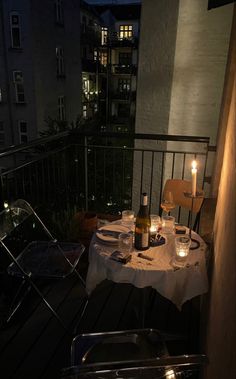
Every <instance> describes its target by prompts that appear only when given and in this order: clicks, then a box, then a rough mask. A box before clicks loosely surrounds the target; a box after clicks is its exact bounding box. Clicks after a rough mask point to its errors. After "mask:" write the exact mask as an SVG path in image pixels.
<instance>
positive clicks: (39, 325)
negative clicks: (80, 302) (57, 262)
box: [0, 278, 77, 372]
mask: <svg viewBox="0 0 236 379" xmlns="http://www.w3.org/2000/svg"><path fill="white" fill-rule="evenodd" d="M66 280H67V279H66ZM70 281H71V282H72V284H71V283H70ZM75 281H77V278H71V279H70V280H69V279H68V282H69V283H70V285H69V288H71V287H73V286H74V283H75ZM67 294H68V286H65V280H62V281H58V282H57V283H55V285H54V286H53V290H52V291H51V292H50V293H49V295H50V297H49V298H48V300H49V302H50V304H51V305H52V306H54V307H55V309H57V308H58V307H59V306H60V304H61V303H62V302H63V300H64V299H65V297H66V296H67ZM52 317H53V320H54V322H55V323H57V324H58V321H57V320H56V319H55V317H54V316H52V314H51V312H50V311H49V310H48V308H47V307H46V306H45V305H44V304H43V303H41V304H40V305H39V307H38V308H37V310H36V311H35V312H34V314H33V315H32V317H31V318H30V319H28V320H27V322H26V323H25V324H24V326H23V328H22V329H20V331H19V332H18V333H17V335H16V336H15V338H14V339H13V341H12V343H11V345H10V346H8V347H7V348H6V349H5V350H4V351H3V352H2V354H1V357H0V360H1V369H2V370H3V372H4V371H5V370H8V369H9V367H10V368H11V372H14V371H15V370H16V369H17V367H18V366H19V365H20V364H21V362H22V361H23V360H24V359H25V357H26V356H27V355H28V354H29V352H30V350H31V349H32V347H33V346H34V344H35V343H36V341H37V340H38V339H40V337H41V335H42V333H43V332H44V331H45V329H46V328H47V325H48V323H49V322H50V321H51V319H52ZM65 322H66V320H65ZM58 325H59V324H58ZM60 327H61V326H60ZM22 347H23V348H22Z"/></svg>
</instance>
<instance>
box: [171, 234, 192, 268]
mask: <svg viewBox="0 0 236 379" xmlns="http://www.w3.org/2000/svg"><path fill="white" fill-rule="evenodd" d="M190 244H191V239H190V237H189V236H181V237H176V239H175V261H176V263H180V264H181V263H182V264H184V262H185V261H186V258H187V256H188V254H189V247H190Z"/></svg>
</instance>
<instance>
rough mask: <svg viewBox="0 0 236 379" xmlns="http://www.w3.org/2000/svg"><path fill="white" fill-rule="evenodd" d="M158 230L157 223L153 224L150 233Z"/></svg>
mask: <svg viewBox="0 0 236 379" xmlns="http://www.w3.org/2000/svg"><path fill="white" fill-rule="evenodd" d="M156 232H157V227H156V225H152V226H151V228H150V233H151V234H152V233H156Z"/></svg>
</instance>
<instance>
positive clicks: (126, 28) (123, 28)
mask: <svg viewBox="0 0 236 379" xmlns="http://www.w3.org/2000/svg"><path fill="white" fill-rule="evenodd" d="M132 38H133V25H132V24H121V25H119V39H120V40H123V39H132Z"/></svg>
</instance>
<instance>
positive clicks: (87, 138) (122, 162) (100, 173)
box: [0, 130, 214, 213]
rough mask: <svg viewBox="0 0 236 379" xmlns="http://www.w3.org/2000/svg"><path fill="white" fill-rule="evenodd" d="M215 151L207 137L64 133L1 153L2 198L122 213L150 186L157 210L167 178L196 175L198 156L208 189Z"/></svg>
mask: <svg viewBox="0 0 236 379" xmlns="http://www.w3.org/2000/svg"><path fill="white" fill-rule="evenodd" d="M145 146H148V148H147V147H145ZM209 150H210V149H209V139H208V138H206V137H187V136H186V137H185V136H167V135H153V134H151V135H145V134H144V135H143V134H129V133H105V132H104V133H100V134H96V133H94V134H93V133H89V134H88V135H86V134H85V133H82V132H77V131H76V130H75V131H71V132H64V133H62V134H58V135H56V136H51V137H48V138H46V137H45V138H43V139H38V140H36V141H33V142H31V143H28V144H26V145H20V146H17V147H12V148H9V149H7V150H6V151H4V152H1V154H0V159H1V167H3V168H4V167H5V169H3V171H2V173H1V194H2V196H1V198H2V199H4V200H14V199H17V198H25V199H26V200H28V201H30V202H31V203H32V204H33V205H36V206H39V205H40V204H41V205H43V204H44V205H46V206H50V205H53V204H54V205H56V202H57V201H59V203H58V205H59V204H60V209H66V207H67V206H68V205H71V206H72V205H73V206H76V207H77V208H78V209H87V210H88V209H89V210H97V211H100V212H109V213H114V212H115V213H116V212H119V211H120V210H121V209H123V208H124V207H125V208H127V207H131V206H134V205H135V201H137V199H136V200H135V199H134V193H136V194H138V203H139V194H140V191H141V189H144V188H146V190H148V192H149V196H150V201H151V208H152V209H153V210H155V211H157V210H158V209H159V205H160V195H161V192H162V188H163V182H164V180H165V178H166V177H167V178H168V177H172V178H173V177H178V178H190V169H189V167H190V162H191V160H193V159H197V160H199V162H200V165H201V173H200V175H199V178H198V180H199V185H200V186H202V187H203V188H205V187H207V188H208V186H209V176H210V172H211V171H210V170H211V167H210V164H209V162H210V161H211V160H209V154H214V152H211V151H209ZM14 162H16V163H14ZM156 165H157V166H156ZM108 172H109V178H108V176H107V173H108ZM136 172H138V173H139V174H138V177H136V174H135V173H136ZM157 172H158V175H157ZM134 185H135V187H134ZM207 188H206V189H207ZM136 205H137V204H136Z"/></svg>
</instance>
